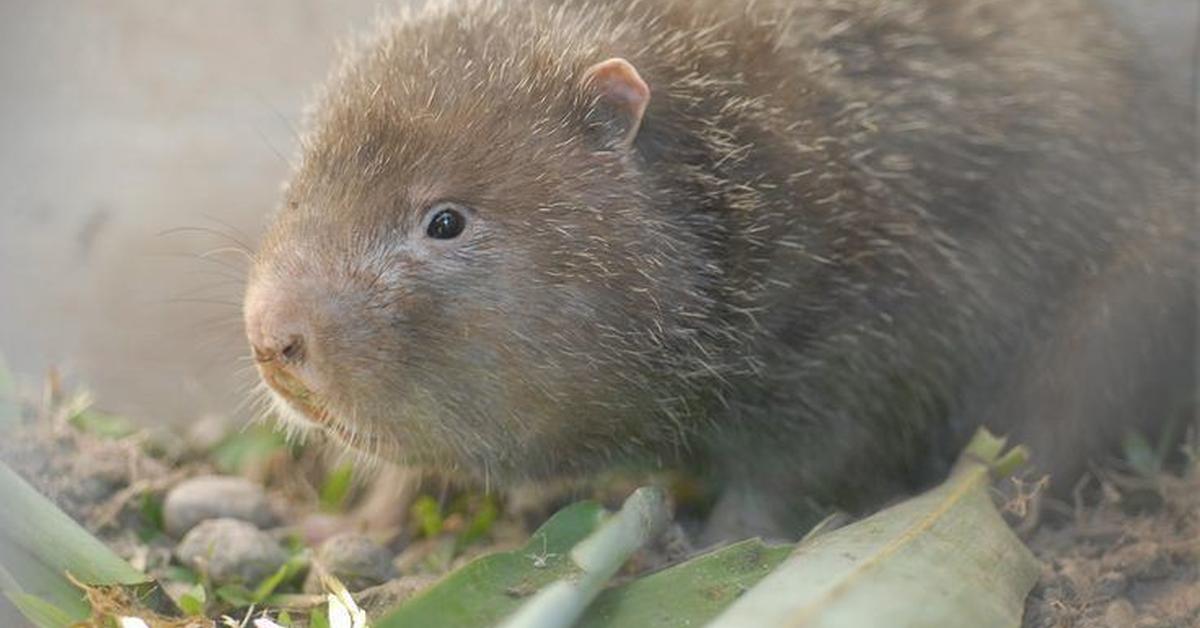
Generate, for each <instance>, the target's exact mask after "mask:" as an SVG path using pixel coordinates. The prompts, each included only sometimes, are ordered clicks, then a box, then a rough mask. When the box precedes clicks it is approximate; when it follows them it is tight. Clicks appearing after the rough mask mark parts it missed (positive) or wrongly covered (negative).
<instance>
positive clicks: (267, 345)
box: [245, 290, 312, 367]
mask: <svg viewBox="0 0 1200 628" xmlns="http://www.w3.org/2000/svg"><path fill="white" fill-rule="evenodd" d="M245 306H246V312H245V313H246V338H247V340H249V341H250V348H251V350H252V351H253V352H254V361H255V362H257V363H259V364H260V365H267V364H271V365H272V366H276V367H295V366H299V365H301V364H303V363H304V362H305V361H306V360H307V359H308V357H309V350H310V348H311V344H310V343H311V339H312V333H311V330H310V324H309V320H308V319H309V316H308V315H307V313H306V312H305V311H304V308H303V307H301V306H300V305H299V304H298V303H296V302H295V300H293V299H287V298H281V294H280V292H279V291H278V290H253V291H252V292H251V293H250V294H248V295H247V297H246V304H245Z"/></svg>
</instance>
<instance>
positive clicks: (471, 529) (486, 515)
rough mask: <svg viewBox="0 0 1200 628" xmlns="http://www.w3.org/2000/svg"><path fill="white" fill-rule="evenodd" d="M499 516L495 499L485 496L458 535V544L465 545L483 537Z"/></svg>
mask: <svg viewBox="0 0 1200 628" xmlns="http://www.w3.org/2000/svg"><path fill="white" fill-rule="evenodd" d="M499 516H500V509H499V508H498V507H497V506H496V501H495V500H494V499H492V498H491V497H490V496H485V497H484V499H483V504H482V505H481V506H480V507H479V512H477V513H475V516H474V517H472V518H471V522H470V523H469V524H467V527H466V529H464V530H463V531H462V533H461V534H459V536H458V546H459V547H466V546H467V545H470V544H471V543H474V542H475V541H478V540H479V539H481V538H483V537H484V536H486V535H487V533H488V532H490V531H491V529H492V525H493V524H495V523H496V519H497V518H499Z"/></svg>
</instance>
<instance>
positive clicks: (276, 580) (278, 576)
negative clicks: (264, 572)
mask: <svg viewBox="0 0 1200 628" xmlns="http://www.w3.org/2000/svg"><path fill="white" fill-rule="evenodd" d="M307 566H308V559H307V558H305V556H304V555H303V554H296V555H294V556H292V557H291V558H289V559H288V561H287V562H286V563H284V564H283V565H282V566H280V567H279V569H278V570H277V571H276V572H275V573H274V574H272V575H271V577H269V578H267V579H266V580H263V581H262V582H260V583H258V586H257V587H255V588H254V595H253V596H252V600H253V601H254V603H255V604H260V603H262V602H263V601H264V600H266V599H267V598H269V597H271V594H273V593H275V589H278V588H279V585H281V584H283V583H285V582H288V581H289V580H291V579H293V578H295V577H296V575H297V574H299V573H300V572H301V571H303V570H304V568H305V567H307Z"/></svg>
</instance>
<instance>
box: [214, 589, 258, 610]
mask: <svg viewBox="0 0 1200 628" xmlns="http://www.w3.org/2000/svg"><path fill="white" fill-rule="evenodd" d="M213 593H214V594H215V595H216V596H217V598H218V599H220V600H221V601H223V602H225V603H226V604H229V605H231V606H235V607H238V608H242V607H245V606H250V605H251V604H254V592H253V591H251V590H250V589H247V588H246V587H244V586H242V585H240V584H226V585H222V586H221V587H218V588H217V590H216V591H213Z"/></svg>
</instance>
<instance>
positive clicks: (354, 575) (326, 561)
mask: <svg viewBox="0 0 1200 628" xmlns="http://www.w3.org/2000/svg"><path fill="white" fill-rule="evenodd" d="M314 562H316V563H319V564H320V565H321V566H323V567H324V568H325V571H326V573H328V574H329V575H331V576H333V577H335V578H337V579H338V580H339V581H341V583H342V584H344V585H346V588H347V589H349V590H350V591H361V590H362V589H366V588H368V587H373V586H376V585H378V584H382V583H384V582H387V581H388V580H389V579H391V578H392V577H394V576H395V575H396V572H395V570H394V569H393V568H392V553H391V552H389V551H388V550H387V549H386V548H384V547H383V546H382V545H380V544H379V543H376V542H375V541H373V540H371V539H370V538H368V537H365V536H360V535H357V534H340V535H338V536H334V537H330V538H329V539H328V540H326V541H325V542H324V543H322V544H321V546H320V547H319V548H317V553H316V558H315V559H314ZM304 590H305V591H306V592H308V593H320V592H322V591H323V590H324V588H323V587H322V586H321V581H320V579H319V578H318V577H317V574H316V570H315V569H314V570H311V571H309V574H308V578H307V579H306V580H305V582H304Z"/></svg>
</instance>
